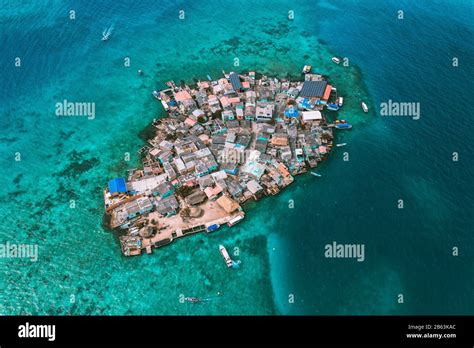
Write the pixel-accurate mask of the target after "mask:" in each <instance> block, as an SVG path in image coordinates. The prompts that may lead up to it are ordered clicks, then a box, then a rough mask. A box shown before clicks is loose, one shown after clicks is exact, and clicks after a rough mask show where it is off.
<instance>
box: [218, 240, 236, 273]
mask: <svg viewBox="0 0 474 348" xmlns="http://www.w3.org/2000/svg"><path fill="white" fill-rule="evenodd" d="M219 251H220V252H221V255H222V257H223V258H224V260H225V263H226V265H227V267H229V268H230V267H232V265H233V264H234V261H232V259H231V258H230V256H229V253H228V252H227V249H226V248H225V247H224V246H223V245H219Z"/></svg>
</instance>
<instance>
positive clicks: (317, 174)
mask: <svg viewBox="0 0 474 348" xmlns="http://www.w3.org/2000/svg"><path fill="white" fill-rule="evenodd" d="M311 175H314V176H317V177H319V178H320V177H322V175H321V174H319V173H316V172H311Z"/></svg>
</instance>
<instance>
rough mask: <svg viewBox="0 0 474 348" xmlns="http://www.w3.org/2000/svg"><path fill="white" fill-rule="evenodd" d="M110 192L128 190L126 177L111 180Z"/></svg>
mask: <svg viewBox="0 0 474 348" xmlns="http://www.w3.org/2000/svg"><path fill="white" fill-rule="evenodd" d="M109 192H110V193H115V192H127V185H126V184H125V179H124V178H116V179H112V180H110V181H109Z"/></svg>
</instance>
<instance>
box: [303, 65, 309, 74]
mask: <svg viewBox="0 0 474 348" xmlns="http://www.w3.org/2000/svg"><path fill="white" fill-rule="evenodd" d="M310 71H311V65H305V66H304V67H303V74H307V73H309V72H310Z"/></svg>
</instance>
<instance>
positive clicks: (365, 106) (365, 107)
mask: <svg viewBox="0 0 474 348" xmlns="http://www.w3.org/2000/svg"><path fill="white" fill-rule="evenodd" d="M360 106H361V107H362V110H364V112H369V107H368V106H367V104H366V103H364V102H362V103H360Z"/></svg>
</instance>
